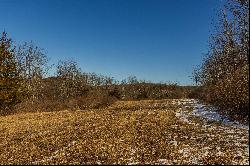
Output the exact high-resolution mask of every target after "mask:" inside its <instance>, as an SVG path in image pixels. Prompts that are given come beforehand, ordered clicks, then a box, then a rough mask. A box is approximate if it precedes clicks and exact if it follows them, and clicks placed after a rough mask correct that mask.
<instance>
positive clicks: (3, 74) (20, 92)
mask: <svg viewBox="0 0 250 166" xmlns="http://www.w3.org/2000/svg"><path fill="white" fill-rule="evenodd" d="M23 83H24V81H23V78H22V77H20V71H19V70H18V64H17V61H16V57H15V47H14V45H13V42H12V40H11V39H9V38H8V37H7V34H6V33H5V32H3V34H2V37H1V38H0V113H1V114H4V113H6V112H8V111H10V110H11V108H12V107H13V106H14V105H15V104H17V103H19V102H20V101H21V100H22V99H23V98H25V97H26V92H25V90H24V89H23V88H24V84H23Z"/></svg>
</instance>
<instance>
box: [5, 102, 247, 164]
mask: <svg viewBox="0 0 250 166" xmlns="http://www.w3.org/2000/svg"><path fill="white" fill-rule="evenodd" d="M192 103H193V100H145V101H118V102H116V103H114V104H113V105H111V106H110V107H109V108H107V109H87V110H76V111H68V110H64V111H59V112H37V113H20V114H15V115H8V116H2V117H0V164H227V165H228V164H229V165H231V164H248V161H249V160H248V159H249V149H248V150H247V148H249V146H248V144H249V137H248V129H244V128H237V127H233V126H230V125H223V124H222V123H219V122H212V121H207V120H204V119H202V118H201V117H195V116H187V115H188V113H190V112H192V110H193V105H192ZM190 115H191V114H190Z"/></svg>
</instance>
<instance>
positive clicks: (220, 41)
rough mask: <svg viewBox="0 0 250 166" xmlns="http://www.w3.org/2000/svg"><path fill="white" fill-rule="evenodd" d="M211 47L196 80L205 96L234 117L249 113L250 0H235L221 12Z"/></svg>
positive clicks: (196, 74)
mask: <svg viewBox="0 0 250 166" xmlns="http://www.w3.org/2000/svg"><path fill="white" fill-rule="evenodd" d="M211 39H212V40H211V43H210V46H211V47H210V51H209V53H208V55H207V56H206V57H205V58H204V62H203V64H202V66H201V67H200V68H199V69H198V70H196V71H195V80H196V81H197V82H199V83H200V84H201V86H202V87H203V91H204V92H205V93H203V95H202V99H203V100H205V101H206V102H209V103H212V104H214V105H216V106H218V107H220V108H221V110H222V111H223V112H224V113H226V114H228V115H230V116H231V117H234V118H240V119H248V113H249V57H248V56H249V0H241V1H240V0H231V1H228V3H227V5H226V6H225V9H224V12H223V14H221V17H220V21H219V24H218V26H217V32H216V33H215V34H213V35H212V37H211Z"/></svg>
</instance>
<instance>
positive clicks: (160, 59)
mask: <svg viewBox="0 0 250 166" xmlns="http://www.w3.org/2000/svg"><path fill="white" fill-rule="evenodd" d="M222 3H223V1H221V0H0V18H1V19H0V31H4V30H5V31H6V32H7V33H8V34H9V37H11V38H13V39H14V40H15V41H16V42H17V43H18V44H20V43H23V42H25V41H31V40H32V41H34V42H35V43H36V45H38V46H39V47H41V48H44V49H45V50H46V51H47V55H48V57H49V58H50V63H57V62H58V60H60V59H61V60H67V59H70V58H73V59H74V60H76V61H77V62H78V64H79V66H80V67H81V68H82V70H83V71H85V72H96V73H98V74H103V75H107V76H112V77H114V78H115V79H117V80H121V79H123V78H126V77H127V76H129V75H135V76H137V78H139V79H145V80H150V81H152V82H160V81H163V82H168V81H171V82H177V83H179V84H180V85H192V84H193V81H192V79H191V78H190V77H191V76H192V71H193V68H194V67H195V66H197V65H199V64H200V63H201V62H202V56H203V54H204V53H206V52H207V51H208V38H209V35H210V33H211V30H212V28H213V26H212V25H211V23H212V19H213V18H215V17H216V12H217V10H218V9H219V8H220V7H221V6H222V5H223V4H222Z"/></svg>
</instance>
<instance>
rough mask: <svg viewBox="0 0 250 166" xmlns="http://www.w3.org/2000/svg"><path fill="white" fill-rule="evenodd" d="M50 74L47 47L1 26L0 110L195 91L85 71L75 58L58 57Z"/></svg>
mask: <svg viewBox="0 0 250 166" xmlns="http://www.w3.org/2000/svg"><path fill="white" fill-rule="evenodd" d="M55 66H56V73H55V74H54V76H50V77H48V76H46V75H47V74H48V70H49V69H50V66H49V65H48V58H47V56H46V52H45V51H44V50H43V49H41V48H39V47H38V46H36V45H35V44H34V43H33V42H26V43H24V44H21V45H19V46H16V45H14V43H13V42H12V40H11V39H10V38H8V36H7V33H6V32H3V33H2V36H1V38H0V111H1V112H0V113H1V114H9V113H15V112H19V111H21V112H22V111H56V110H62V109H86V108H100V107H107V106H109V105H110V104H112V103H113V102H114V101H116V100H141V99H166V98H186V97H195V95H194V94H195V93H193V90H194V89H195V88H194V87H183V86H179V85H177V84H175V83H168V84H166V83H151V82H149V81H145V80H138V79H137V78H136V77H135V76H129V77H128V78H126V79H124V80H122V81H121V82H119V81H117V80H115V79H114V78H112V77H107V76H103V75H98V74H96V73H86V72H83V71H82V69H81V68H80V67H79V66H78V64H77V62H75V61H73V60H65V61H59V62H58V63H57V64H56V65H55Z"/></svg>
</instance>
